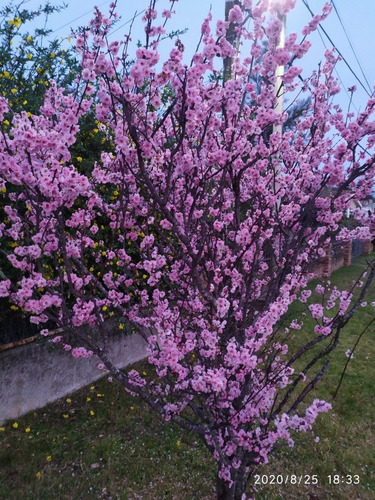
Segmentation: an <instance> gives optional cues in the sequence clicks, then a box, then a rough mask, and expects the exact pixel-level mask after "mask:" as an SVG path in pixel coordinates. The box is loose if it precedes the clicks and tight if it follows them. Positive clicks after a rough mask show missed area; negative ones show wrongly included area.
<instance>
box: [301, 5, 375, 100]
mask: <svg viewBox="0 0 375 500" xmlns="http://www.w3.org/2000/svg"><path fill="white" fill-rule="evenodd" d="M302 2H303V4H304V5H305V7H306V8H307V10H308V11H309V12H310V14H311V16H312V17H314V13H313V11H312V10H311V9H310V6H309V4H308V2H307V0H302ZM319 28H320V29H321V30H322V32H323V33H324V35H325V36H326V37H327V39H328V41H329V43H330V44H331V45H332V46H333V47H334V49H335V50H336V52H337V53H338V54H339V56H340V57H341V59H342V60H343V61H344V63H345V64H346V66H347V67H348V68H349V71H350V72H351V73H352V75H353V76H354V78H355V79H356V80H357V82H358V83H359V84H360V85H361V87H362V88H363V90H364V91H365V92H366V94H367V95H368V96H369V97H371V96H372V93H370V92H369V91H368V90H367V88H366V87H365V85H364V84H363V83H362V81H361V79H360V78H359V77H358V75H357V74H356V73H355V71H354V70H353V68H352V67H351V66H350V64H349V63H348V61H347V60H346V59H345V57H344V55H343V54H342V52H341V51H340V50H339V49H338V48H337V46H336V45H335V43H334V42H333V40H332V38H331V37H330V36H329V35H328V33H327V31H326V30H325V29H324V28H323V26H322V25H321V24H319Z"/></svg>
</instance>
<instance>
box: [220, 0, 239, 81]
mask: <svg viewBox="0 0 375 500" xmlns="http://www.w3.org/2000/svg"><path fill="white" fill-rule="evenodd" d="M235 5H240V3H239V0H225V20H226V21H228V20H229V12H230V10H231V9H233V7H234V6H235ZM235 27H236V25H235V24H234V23H230V25H229V28H228V30H227V34H226V39H227V41H228V42H229V43H230V44H231V45H232V47H234V48H235V49H236V50H238V38H237V34H236V32H235ZM232 64H233V57H226V58H225V59H224V67H223V83H225V82H227V81H228V80H230V79H231V77H232Z"/></svg>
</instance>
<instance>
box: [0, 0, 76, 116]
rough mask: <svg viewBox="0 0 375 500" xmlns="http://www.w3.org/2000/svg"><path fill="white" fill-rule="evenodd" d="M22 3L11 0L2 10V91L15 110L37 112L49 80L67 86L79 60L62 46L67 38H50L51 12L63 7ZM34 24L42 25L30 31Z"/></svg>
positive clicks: (0, 58) (0, 25)
mask: <svg viewBox="0 0 375 500" xmlns="http://www.w3.org/2000/svg"><path fill="white" fill-rule="evenodd" d="M25 6H26V5H25ZM23 7H24V2H22V3H21V4H19V5H15V4H13V3H10V4H9V5H7V6H5V7H3V8H2V9H1V10H0V92H1V95H2V96H4V97H6V98H7V99H8V100H9V102H10V106H11V108H12V110H13V111H14V112H19V111H22V110H26V111H28V112H30V113H36V112H37V110H38V109H39V107H40V105H41V103H42V100H43V96H44V93H45V90H46V88H47V87H48V85H49V82H48V80H49V79H51V78H53V79H54V80H56V81H57V82H58V83H59V84H60V85H62V86H68V85H69V84H71V83H72V81H73V79H74V77H75V75H76V74H77V69H78V64H77V61H76V58H75V52H74V50H73V49H65V48H63V42H64V40H62V39H60V40H57V39H54V38H50V35H51V34H52V30H50V29H47V28H46V26H47V24H48V19H49V16H50V15H51V14H55V13H59V12H60V11H61V10H62V9H63V8H64V7H63V6H52V5H50V4H49V3H46V4H45V5H44V6H40V7H39V8H38V9H37V10H27V9H26V8H23ZM35 24H37V25H38V26H41V27H38V28H33V31H32V32H31V31H30V29H31V28H30V26H33V25H35Z"/></svg>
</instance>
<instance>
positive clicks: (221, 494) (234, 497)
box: [216, 475, 246, 500]
mask: <svg viewBox="0 0 375 500" xmlns="http://www.w3.org/2000/svg"><path fill="white" fill-rule="evenodd" d="M245 490H246V478H245V475H244V476H243V477H237V478H236V480H235V481H234V482H233V484H232V486H230V485H229V483H228V482H227V481H224V479H221V478H220V477H218V478H217V484H216V494H217V499H218V500H242V497H243V495H244V494H245Z"/></svg>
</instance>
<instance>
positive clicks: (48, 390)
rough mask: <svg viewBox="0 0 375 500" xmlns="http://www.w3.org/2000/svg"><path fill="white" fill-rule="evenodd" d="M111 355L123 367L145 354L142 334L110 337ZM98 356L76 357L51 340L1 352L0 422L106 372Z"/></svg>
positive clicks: (39, 405) (51, 399) (88, 382)
mask: <svg viewBox="0 0 375 500" xmlns="http://www.w3.org/2000/svg"><path fill="white" fill-rule="evenodd" d="M108 353H109V355H110V359H111V360H113V362H114V364H115V365H116V366H117V367H118V368H123V367H125V366H127V365H129V364H132V363H135V362H136V361H139V360H141V359H143V358H145V357H146V354H147V352H146V342H145V341H144V340H143V338H142V337H140V336H139V335H136V334H133V335H124V336H121V337H116V338H113V339H111V340H110V342H109V344H108ZM98 364H99V361H98V359H97V358H96V357H94V356H93V357H92V358H88V359H76V358H74V357H73V356H72V355H71V354H70V353H68V352H65V351H64V350H63V349H62V348H60V347H57V346H51V345H50V343H49V342H47V343H45V342H44V343H38V342H33V343H31V344H28V345H24V346H21V347H17V348H15V349H10V350H7V351H4V352H1V353H0V425H1V424H2V423H3V422H4V421H5V420H9V419H16V418H17V417H19V416H20V415H24V414H25V413H28V412H29V411H32V410H35V409H36V408H41V407H43V406H45V405H46V404H47V403H50V402H53V401H55V400H56V399H58V398H61V397H63V396H66V395H67V394H69V393H71V392H74V391H76V390H77V389H80V388H81V387H83V386H85V385H87V384H90V383H91V382H93V381H94V380H97V379H98V378H100V377H102V376H103V373H105V372H103V371H102V370H99V369H98Z"/></svg>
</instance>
